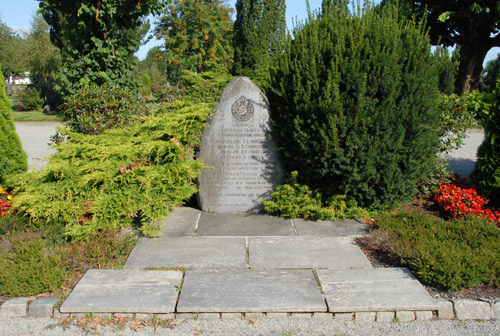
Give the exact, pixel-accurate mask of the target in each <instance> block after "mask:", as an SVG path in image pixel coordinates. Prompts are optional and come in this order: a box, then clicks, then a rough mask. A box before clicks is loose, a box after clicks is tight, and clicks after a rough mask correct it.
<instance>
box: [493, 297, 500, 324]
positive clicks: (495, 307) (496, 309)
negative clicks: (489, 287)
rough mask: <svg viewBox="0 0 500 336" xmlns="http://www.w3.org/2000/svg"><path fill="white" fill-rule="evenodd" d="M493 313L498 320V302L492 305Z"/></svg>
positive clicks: (499, 303)
mask: <svg viewBox="0 0 500 336" xmlns="http://www.w3.org/2000/svg"><path fill="white" fill-rule="evenodd" d="M493 312H494V313H495V318H496V319H497V320H500V301H497V302H495V304H494V305H493Z"/></svg>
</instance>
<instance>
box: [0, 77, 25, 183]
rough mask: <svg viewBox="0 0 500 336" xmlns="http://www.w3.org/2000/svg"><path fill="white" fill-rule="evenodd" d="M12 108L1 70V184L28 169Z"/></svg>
mask: <svg viewBox="0 0 500 336" xmlns="http://www.w3.org/2000/svg"><path fill="white" fill-rule="evenodd" d="M11 106H12V105H11V103H10V101H9V99H8V98H7V96H6V95H5V84H4V78H3V75H2V72H1V69H0V184H1V183H2V182H3V179H4V178H5V176H7V175H9V174H13V173H17V172H23V171H25V170H26V169H27V168H28V163H27V156H26V153H25V152H24V150H23V147H22V145H21V140H20V139H19V136H18V135H17V133H16V128H15V126H14V119H12V115H11V111H12V108H11Z"/></svg>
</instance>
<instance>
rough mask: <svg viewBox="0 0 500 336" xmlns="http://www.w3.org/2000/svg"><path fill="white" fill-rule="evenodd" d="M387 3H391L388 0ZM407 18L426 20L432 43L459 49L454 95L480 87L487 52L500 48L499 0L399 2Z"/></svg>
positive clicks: (407, 0)
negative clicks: (424, 18) (414, 16)
mask: <svg viewBox="0 0 500 336" xmlns="http://www.w3.org/2000/svg"><path fill="white" fill-rule="evenodd" d="M386 2H394V0H388V1H386ZM400 2H401V4H402V5H403V6H404V8H406V12H407V14H409V15H416V16H417V17H419V18H421V17H423V16H426V17H427V23H428V26H429V28H430V37H431V41H432V43H433V44H442V45H444V46H458V47H459V48H460V66H459V69H458V74H457V79H456V82H455V93H457V94H462V93H463V92H468V91H470V90H473V89H477V88H478V87H479V80H480V75H481V71H482V70H483V66H482V64H483V61H484V58H485V56H486V54H487V53H488V51H489V50H490V49H491V48H493V47H498V46H500V2H499V1H498V0H458V1H457V0H440V1H435V0H418V1H415V0H400Z"/></svg>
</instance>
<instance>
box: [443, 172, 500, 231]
mask: <svg viewBox="0 0 500 336" xmlns="http://www.w3.org/2000/svg"><path fill="white" fill-rule="evenodd" d="M456 177H458V176H456ZM434 202H435V204H436V206H437V208H438V209H439V210H438V214H439V215H441V216H443V217H444V218H447V219H450V218H463V217H466V216H476V217H484V218H487V219H489V220H490V221H491V222H494V223H496V224H497V226H498V227H500V212H499V211H492V210H491V209H490V208H488V201H487V200H486V199H484V198H483V197H481V196H480V195H478V193H477V191H476V188H475V187H474V185H472V184H469V183H466V181H465V179H459V178H455V180H454V181H451V182H449V183H444V184H442V185H440V186H439V187H438V190H437V192H436V194H435V195H434Z"/></svg>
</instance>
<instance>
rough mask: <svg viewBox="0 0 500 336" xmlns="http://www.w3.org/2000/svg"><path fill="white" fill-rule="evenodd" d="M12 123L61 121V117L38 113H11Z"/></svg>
mask: <svg viewBox="0 0 500 336" xmlns="http://www.w3.org/2000/svg"><path fill="white" fill-rule="evenodd" d="M12 117H13V118H14V121H62V119H63V118H62V116H60V115H53V114H44V113H42V112H39V111H21V112H17V111H12Z"/></svg>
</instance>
